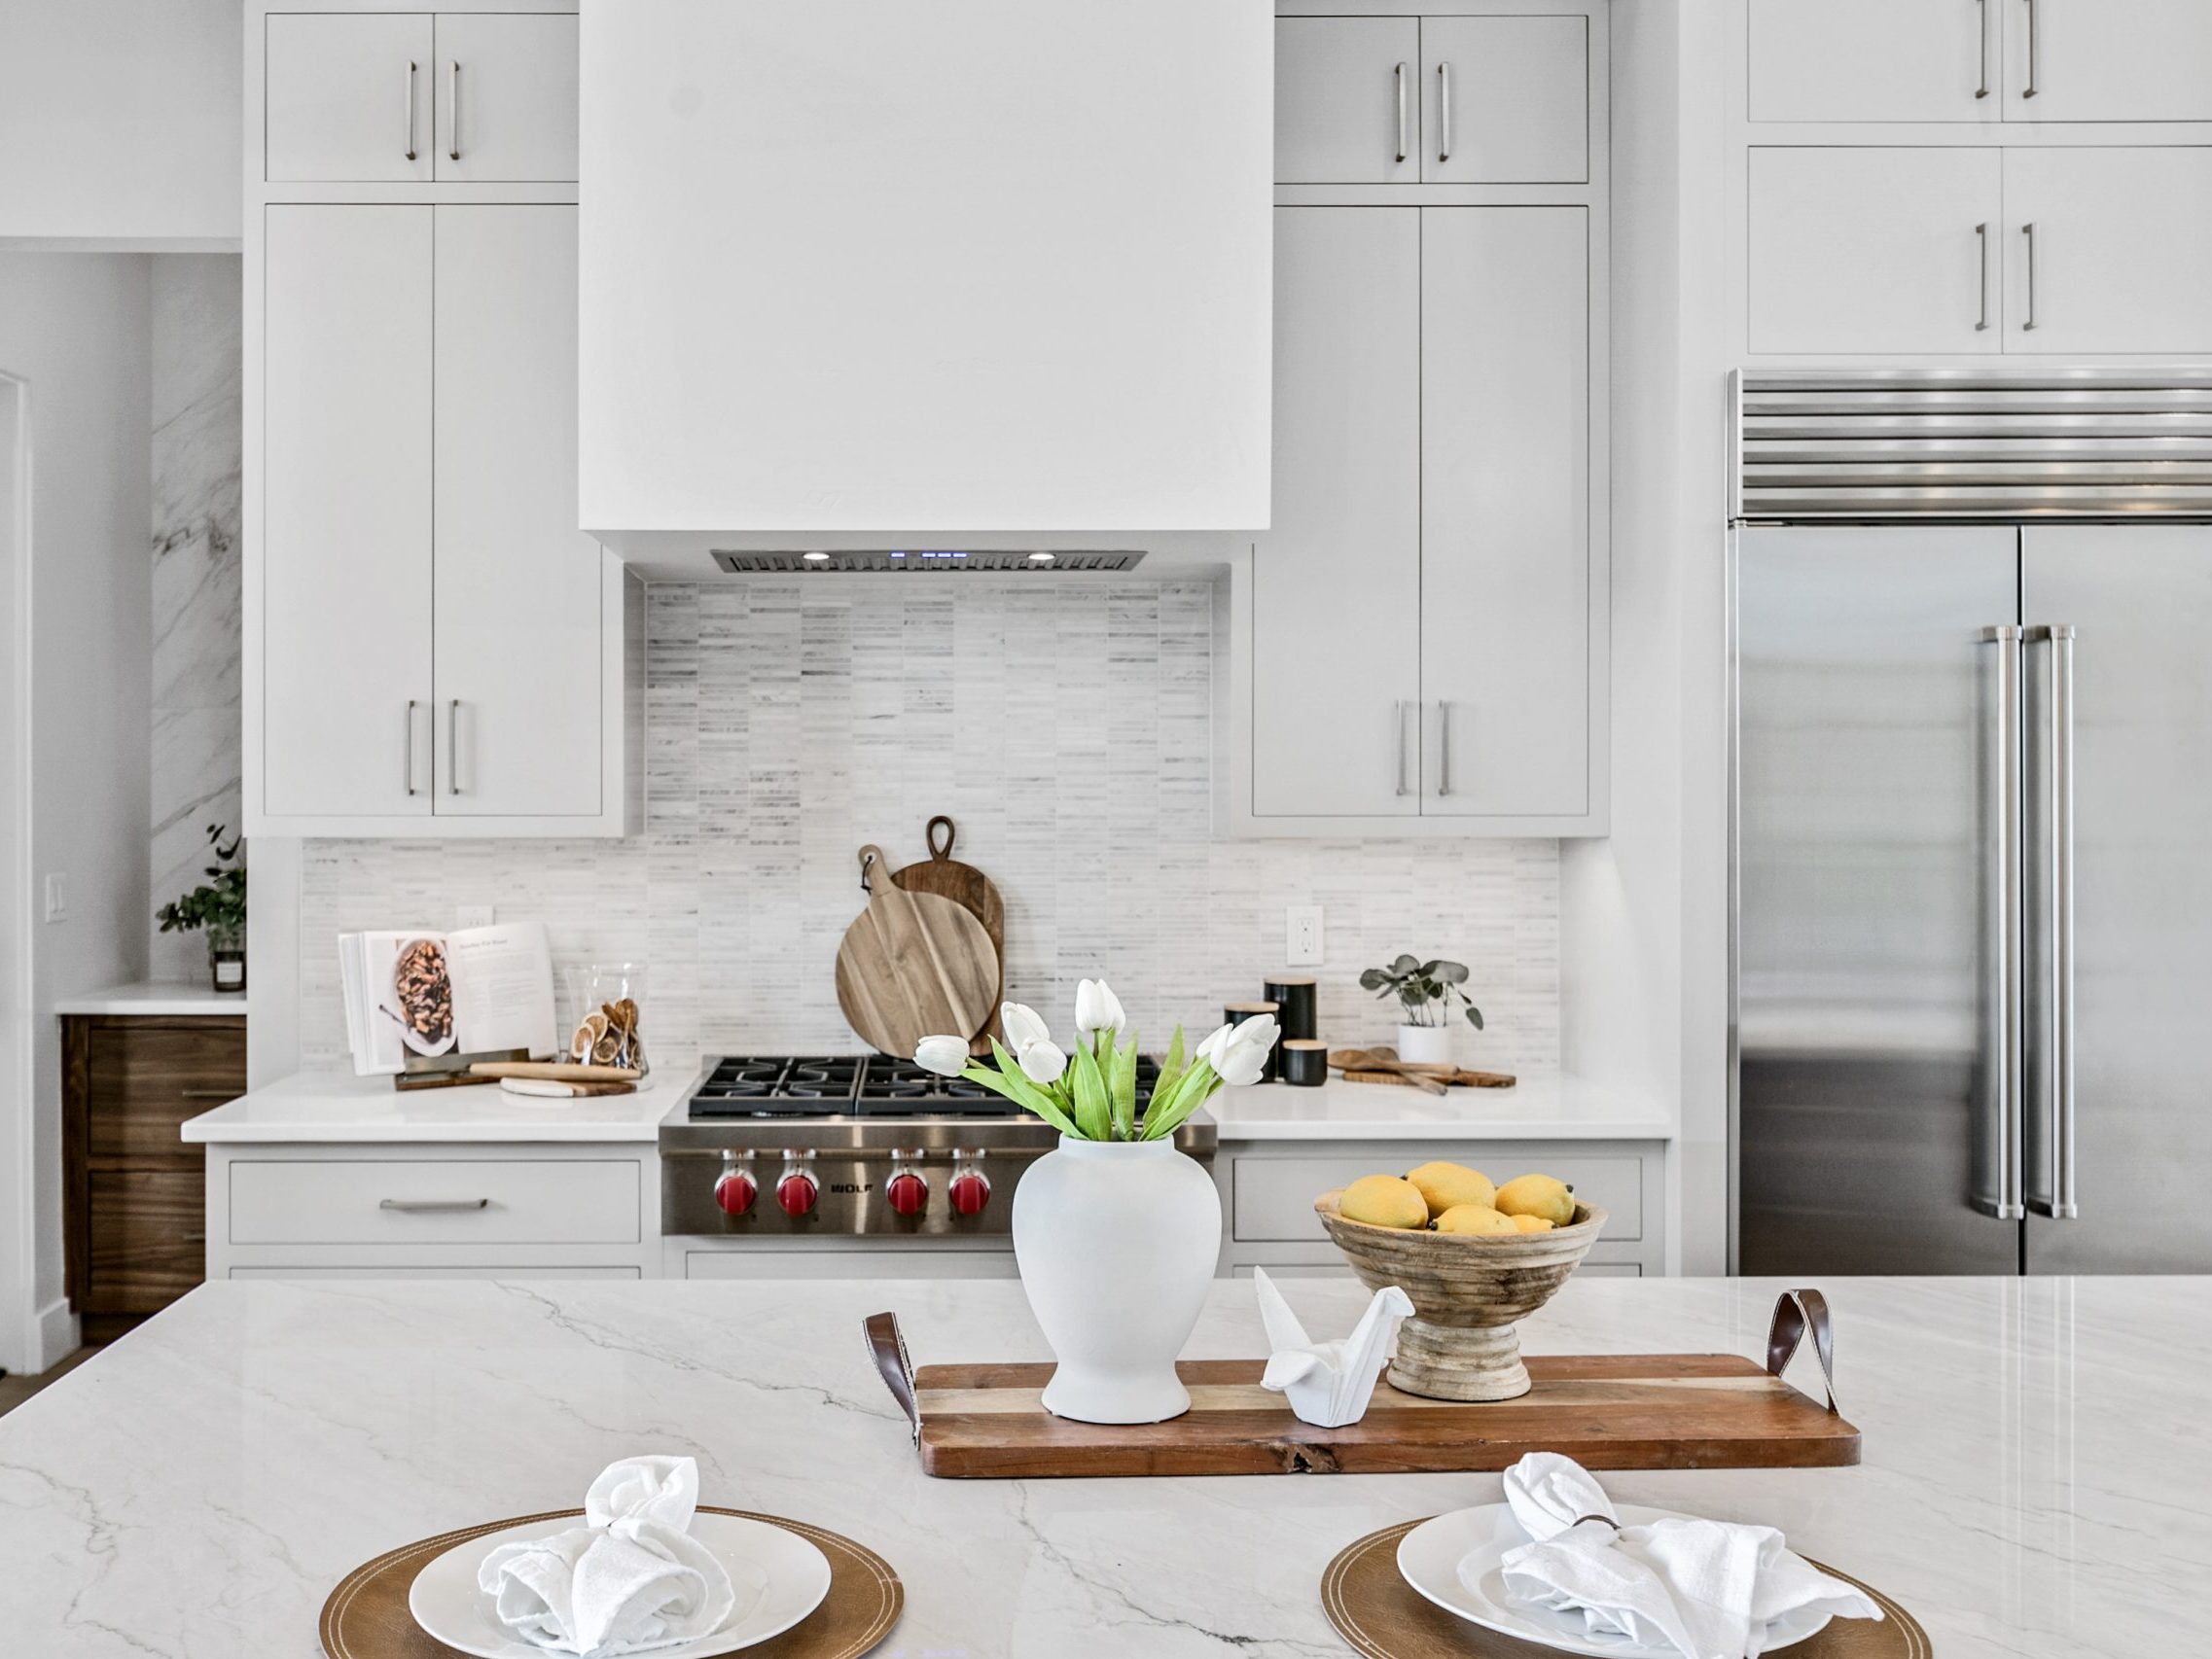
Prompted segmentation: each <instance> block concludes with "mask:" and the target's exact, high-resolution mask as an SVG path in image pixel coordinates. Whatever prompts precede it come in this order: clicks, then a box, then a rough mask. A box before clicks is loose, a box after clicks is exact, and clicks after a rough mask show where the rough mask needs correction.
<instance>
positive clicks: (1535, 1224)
mask: <svg viewBox="0 0 2212 1659" xmlns="http://www.w3.org/2000/svg"><path fill="white" fill-rule="evenodd" d="M1507 1219H1509V1220H1511V1221H1512V1222H1513V1224H1514V1230H1515V1231H1516V1232H1521V1233H1548V1232H1550V1231H1551V1230H1552V1223H1551V1222H1550V1221H1547V1220H1546V1219H1545V1218H1543V1217H1541V1216H1511V1217H1508V1218H1507Z"/></svg>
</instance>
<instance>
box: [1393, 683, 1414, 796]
mask: <svg viewBox="0 0 2212 1659" xmlns="http://www.w3.org/2000/svg"><path fill="white" fill-rule="evenodd" d="M1406 708H1407V705H1406V704H1404V703H1392V704H1391V705H1390V718H1391V719H1392V720H1394V721H1395V722H1397V724H1398V793H1399V794H1402V795H1405V794H1412V793H1413V791H1412V787H1411V785H1409V783H1407V781H1406Z"/></svg>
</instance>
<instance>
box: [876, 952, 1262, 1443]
mask: <svg viewBox="0 0 2212 1659" xmlns="http://www.w3.org/2000/svg"><path fill="white" fill-rule="evenodd" d="M999 1023H1000V1026H1001V1028H1002V1029H1003V1030H1004V1031H1005V1033H1006V1041H1004V1042H1001V1041H998V1040H996V1039H995V1038H994V1039H993V1040H992V1041H991V1056H992V1059H993V1060H994V1061H995V1063H996V1064H995V1066H983V1065H981V1064H979V1063H975V1062H972V1061H971V1060H970V1059H969V1057H968V1040H967V1039H966V1038H965V1037H925V1038H924V1039H922V1041H921V1043H920V1044H919V1046H917V1047H916V1049H915V1050H914V1061H915V1063H916V1064H917V1065H920V1066H923V1067H925V1068H927V1069H928V1070H930V1071H932V1072H936V1073H939V1074H941V1075H942V1076H945V1077H965V1078H967V1079H968V1080H969V1081H970V1082H973V1083H979V1084H981V1086H982V1087H984V1088H987V1089H990V1090H992V1091H993V1092H994V1093H997V1094H1001V1095H1004V1096H1005V1097H1006V1098H1007V1099H1008V1100H1011V1101H1013V1102H1014V1103H1015V1104H1016V1105H1017V1106H1018V1107H1020V1108H1022V1109H1023V1110H1024V1111H1026V1112H1032V1113H1034V1114H1035V1115H1036V1116H1038V1117H1041V1118H1043V1119H1044V1120H1045V1121H1046V1122H1047V1123H1050V1124H1051V1125H1052V1127H1053V1128H1054V1129H1057V1130H1058V1131H1059V1132H1060V1144H1059V1147H1058V1148H1057V1149H1056V1150H1053V1151H1051V1152H1048V1153H1046V1154H1045V1156H1044V1157H1042V1158H1040V1159H1038V1160H1037V1162H1036V1163H1034V1164H1032V1165H1031V1166H1030V1167H1029V1168H1028V1169H1026V1170H1024V1171H1023V1172H1022V1176H1021V1183H1020V1184H1019V1185H1018V1186H1017V1187H1016V1188H1015V1189H1014V1258H1015V1262H1016V1265H1017V1267H1019V1269H1020V1271H1021V1288H1022V1290H1023V1292H1024V1293H1025V1294H1026V1295H1027V1296H1028V1298H1029V1308H1030V1311H1031V1312H1032V1313H1034V1314H1035V1315H1036V1316H1037V1324H1038V1325H1039V1327H1040V1328H1041V1329H1042V1330H1043V1331H1044V1333H1045V1340H1046V1341H1047V1342H1048V1343H1050V1344H1051V1345H1052V1357H1053V1358H1054V1359H1056V1360H1057V1361H1058V1364H1057V1367H1056V1368H1055V1369H1054V1370H1053V1372H1052V1381H1051V1382H1050V1383H1048V1384H1047V1385H1046V1386H1045V1394H1044V1405H1045V1408H1046V1409H1047V1410H1048V1411H1051V1412H1052V1413H1054V1414H1056V1415H1057V1416H1060V1417H1070V1418H1074V1419H1076V1420H1078V1421H1080V1422H1084V1423H1158V1422H1160V1421H1162V1420H1163V1419H1166V1418H1170V1417H1180V1416H1181V1415H1182V1414H1183V1413H1184V1412H1186V1411H1188V1410H1190V1409H1191V1395H1190V1394H1189V1392H1188V1391H1187V1390H1185V1388H1184V1387H1183V1384H1182V1382H1181V1381H1180V1380H1179V1379H1178V1378H1177V1377H1176V1375H1175V1357H1176V1355H1178V1354H1180V1353H1181V1352H1182V1351H1183V1344H1184V1343H1185V1342H1187V1341H1189V1340H1190V1337H1191V1329H1192V1327H1193V1326H1194V1325H1195V1324H1197V1322H1198V1312H1199V1309H1200V1308H1201V1307H1202V1306H1203V1305H1204V1303H1205V1299H1206V1289H1207V1287H1208V1286H1210V1285H1211V1284H1212V1283H1213V1276H1214V1262H1215V1259H1216V1258H1217V1257H1218V1256H1219V1255H1220V1253H1221V1197H1220V1194H1219V1193H1218V1192H1217V1191H1216V1190H1215V1188H1214V1182H1213V1177H1212V1176H1210V1175H1208V1174H1207V1173H1206V1171H1205V1170H1204V1169H1203V1168H1202V1167H1201V1166H1200V1165H1199V1164H1197V1163H1196V1162H1195V1160H1193V1159H1191V1158H1188V1157H1186V1156H1184V1155H1183V1153H1182V1152H1181V1151H1180V1150H1179V1149H1178V1148H1177V1147H1176V1145H1175V1141H1174V1135H1175V1131H1176V1130H1177V1129H1178V1128H1179V1127H1180V1126H1181V1125H1182V1123H1183V1122H1184V1120H1185V1119H1186V1118H1188V1117H1189V1116H1190V1115H1191V1113H1193V1112H1195V1111H1197V1110H1198V1108H1199V1107H1201V1106H1203V1105H1204V1104H1205V1103H1206V1101H1207V1099H1208V1098H1209V1097H1211V1096H1212V1095H1213V1093H1214V1091H1215V1090H1217V1089H1219V1088H1220V1087H1222V1085H1223V1084H1225V1083H1253V1082H1257V1081H1259V1079H1260V1073H1261V1071H1262V1070H1263V1068H1265V1067H1266V1065H1267V1056H1268V1054H1269V1052H1271V1051H1272V1049H1273V1048H1274V1045H1275V1037H1276V1035H1277V1032H1276V1024H1275V1020H1274V1017H1273V1016H1272V1015H1267V1014H1263V1015H1261V1016H1260V1017H1258V1018H1256V1019H1249V1020H1246V1021H1245V1022H1244V1023H1243V1024H1241V1025H1225V1026H1223V1027H1221V1028H1220V1029H1219V1030H1218V1031H1216V1032H1214V1033H1213V1034H1212V1035H1211V1036H1210V1037H1208V1038H1207V1039H1206V1040H1205V1041H1202V1042H1200V1043H1199V1044H1198V1046H1197V1048H1196V1050H1195V1052H1192V1053H1189V1054H1186V1053H1185V1051H1184V1046H1183V1033H1182V1030H1181V1028H1180V1027H1178V1028H1177V1030H1176V1033H1175V1040H1174V1041H1172V1042H1170V1043H1169V1044H1168V1047H1167V1053H1166V1054H1165V1055H1164V1056H1163V1057H1162V1058H1161V1060H1160V1071H1159V1075H1158V1077H1156V1078H1155V1079H1154V1081H1153V1085H1152V1095H1151V1099H1150V1100H1149V1101H1148V1102H1146V1103H1145V1106H1144V1109H1143V1111H1142V1112H1141V1113H1140V1112H1139V1111H1138V1103H1137V1039H1136V1034H1135V1033H1134V1032H1130V1031H1127V1030H1125V1029H1124V1028H1125V1027H1126V1026H1127V1023H1128V1022H1127V1019H1126V1018H1125V1016H1124V1013H1123V1010H1122V1004H1121V1001H1120V999H1118V998H1117V997H1116V996H1115V995H1114V993H1113V992H1112V991H1110V990H1108V989H1107V987H1106V983H1105V981H1104V980H1095V979H1086V980H1084V981H1083V983H1082V984H1081V985H1080V986H1078V987H1077V990H1076V997H1075V1041H1073V1043H1071V1044H1070V1045H1069V1046H1068V1047H1066V1048H1062V1047H1061V1046H1060V1045H1059V1044H1058V1043H1057V1042H1055V1041H1053V1040H1052V1031H1051V1029H1050V1028H1049V1027H1048V1026H1047V1025H1046V1024H1045V1021H1044V1019H1043V1017H1042V1016H1040V1015H1039V1014H1038V1013H1037V1011H1036V1010H1035V1009H1033V1008H1028V1007H1024V1006H1022V1005H1021V1004H1019V1003H1008V1004H1006V1005H1005V1006H1002V1007H1001V1008H1000V1009H999Z"/></svg>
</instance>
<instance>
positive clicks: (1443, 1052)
mask: <svg viewBox="0 0 2212 1659" xmlns="http://www.w3.org/2000/svg"><path fill="white" fill-rule="evenodd" d="M1398 1058H1399V1059H1401V1060H1403V1061H1405V1062H1406V1064H1407V1065H1409V1066H1448V1065H1450V1064H1451V1027H1449V1026H1448V1025H1402V1026H1400V1027H1399V1028H1398Z"/></svg>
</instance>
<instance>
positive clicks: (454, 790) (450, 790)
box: [446, 697, 461, 794]
mask: <svg viewBox="0 0 2212 1659" xmlns="http://www.w3.org/2000/svg"><path fill="white" fill-rule="evenodd" d="M460 793H461V699H460V698H458V697H455V698H454V699H453V700H452V701H451V702H449V703H447V704H446V794H460Z"/></svg>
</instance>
